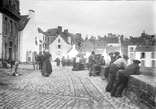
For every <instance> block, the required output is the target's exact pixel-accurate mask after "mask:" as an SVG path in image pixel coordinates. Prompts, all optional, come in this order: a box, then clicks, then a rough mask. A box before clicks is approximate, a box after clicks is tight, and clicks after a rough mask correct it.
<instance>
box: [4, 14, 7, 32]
mask: <svg viewBox="0 0 156 109" xmlns="http://www.w3.org/2000/svg"><path fill="white" fill-rule="evenodd" d="M7 21H8V20H7V18H6V17H5V20H4V26H5V27H4V28H5V29H4V34H5V35H7V29H8V25H7V24H8V22H7Z"/></svg>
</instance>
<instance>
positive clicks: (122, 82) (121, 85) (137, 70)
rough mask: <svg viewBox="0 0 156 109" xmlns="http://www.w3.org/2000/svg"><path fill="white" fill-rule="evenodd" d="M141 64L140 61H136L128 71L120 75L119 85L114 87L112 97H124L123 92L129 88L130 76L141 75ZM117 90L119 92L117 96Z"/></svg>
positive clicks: (129, 66) (125, 70)
mask: <svg viewBox="0 0 156 109" xmlns="http://www.w3.org/2000/svg"><path fill="white" fill-rule="evenodd" d="M139 63H141V62H140V61H139V60H134V61H133V63H132V64H130V65H128V67H127V68H126V69H124V70H123V71H122V72H120V73H119V79H118V81H117V84H116V85H115V86H114V87H113V89H112V92H111V96H112V97H122V91H123V90H124V88H125V87H126V86H127V83H128V78H129V76H130V75H133V74H136V75H138V74H141V72H140V66H139ZM117 89H118V92H117V94H116V91H117Z"/></svg>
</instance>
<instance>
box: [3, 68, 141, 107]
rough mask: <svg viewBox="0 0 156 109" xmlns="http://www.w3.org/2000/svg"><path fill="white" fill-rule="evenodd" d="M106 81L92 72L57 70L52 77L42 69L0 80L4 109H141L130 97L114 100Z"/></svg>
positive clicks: (67, 69) (68, 69) (69, 69)
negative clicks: (106, 90)
mask: <svg viewBox="0 0 156 109" xmlns="http://www.w3.org/2000/svg"><path fill="white" fill-rule="evenodd" d="M106 83H107V82H106V81H105V80H102V79H101V78H100V77H89V76H88V71H87V70H85V71H72V70H71V67H66V68H62V67H59V68H56V67H53V73H52V75H51V76H50V77H43V76H41V73H40V71H39V70H36V71H33V72H32V73H28V74H26V73H25V74H24V75H21V76H19V77H12V76H1V77H0V98H1V99H0V109H139V107H137V106H136V105H135V104H134V103H132V102H131V101H130V100H129V99H128V98H126V97H122V98H112V97H110V94H109V93H106V92H105V91H104V90H103V89H104V87H105V86H106Z"/></svg>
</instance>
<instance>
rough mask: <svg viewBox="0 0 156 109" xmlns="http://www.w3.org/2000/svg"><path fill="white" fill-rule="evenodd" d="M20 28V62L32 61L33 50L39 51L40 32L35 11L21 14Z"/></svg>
mask: <svg viewBox="0 0 156 109" xmlns="http://www.w3.org/2000/svg"><path fill="white" fill-rule="evenodd" d="M19 24H20V29H19V45H20V46H19V48H18V49H19V51H20V52H19V56H20V57H19V58H20V62H32V59H33V52H37V53H39V34H38V30H37V25H36V22H35V11H33V10H29V14H28V15H24V16H21V20H20V23H19Z"/></svg>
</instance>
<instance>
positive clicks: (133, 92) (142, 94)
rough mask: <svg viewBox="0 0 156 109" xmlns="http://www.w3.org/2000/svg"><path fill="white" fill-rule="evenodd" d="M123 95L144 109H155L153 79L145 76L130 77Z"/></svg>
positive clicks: (155, 99)
mask: <svg viewBox="0 0 156 109" xmlns="http://www.w3.org/2000/svg"><path fill="white" fill-rule="evenodd" d="M124 94H125V95H126V96H128V97H129V98H130V99H131V100H133V101H134V103H137V104H138V105H140V106H143V107H144V108H145V107H146V108H150V109H155V107H156V105H155V104H156V98H155V97H156V83H155V78H154V77H151V76H147V75H131V76H130V78H129V82H128V86H127V88H126V90H125V93H124Z"/></svg>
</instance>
